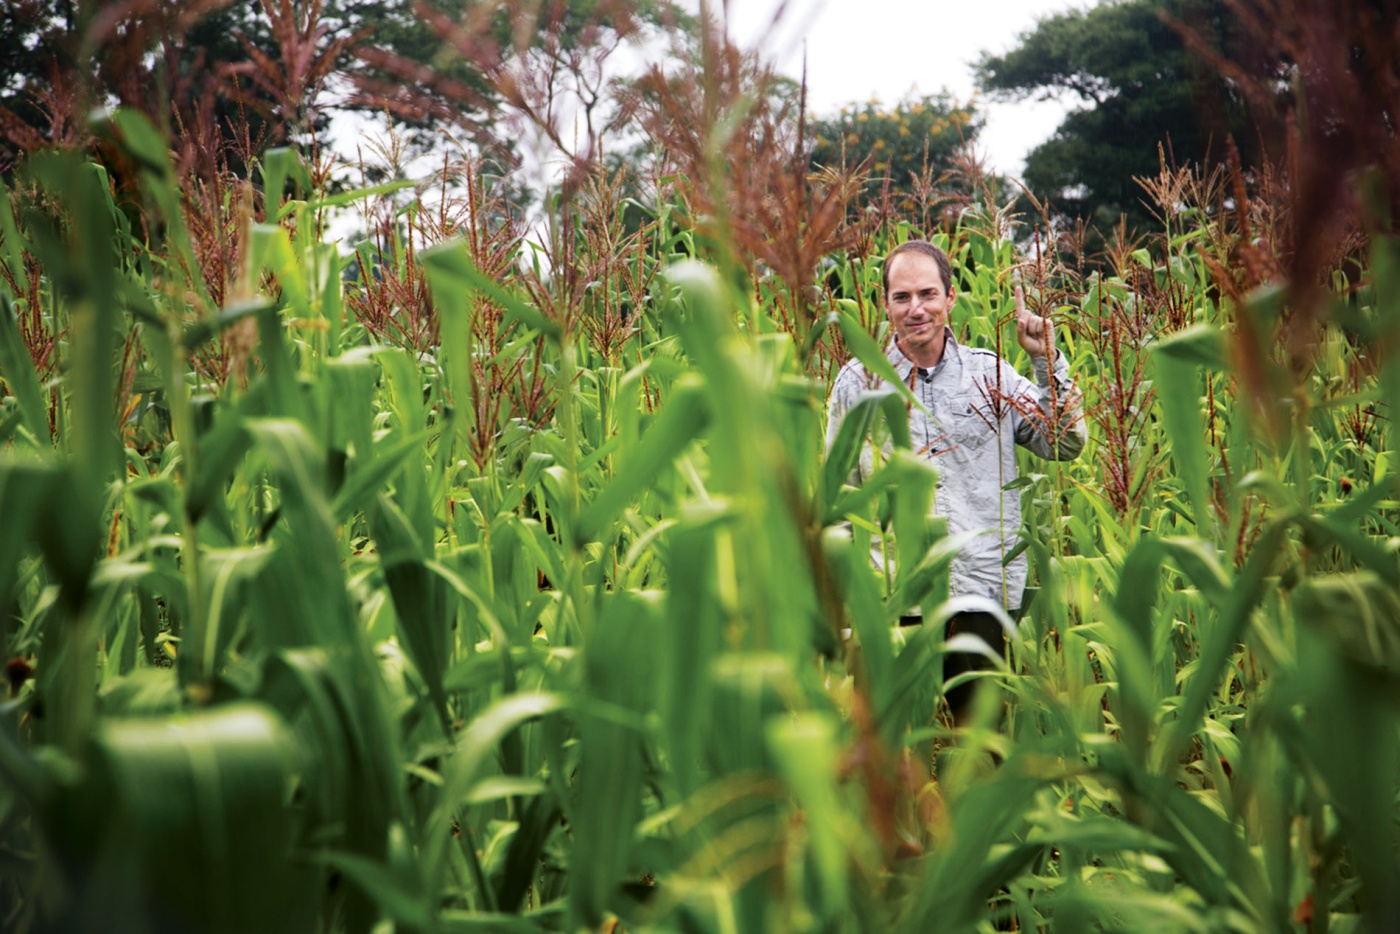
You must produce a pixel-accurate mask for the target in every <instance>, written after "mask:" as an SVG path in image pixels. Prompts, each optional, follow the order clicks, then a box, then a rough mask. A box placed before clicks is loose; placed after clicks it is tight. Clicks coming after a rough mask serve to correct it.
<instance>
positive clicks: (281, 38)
mask: <svg viewBox="0 0 1400 934" xmlns="http://www.w3.org/2000/svg"><path fill="white" fill-rule="evenodd" d="M686 22H688V20H687V18H686V17H685V15H684V14H683V12H681V11H679V10H678V9H677V8H676V7H675V6H674V5H673V4H672V3H671V2H669V0H636V2H631V3H622V4H618V3H608V2H606V0H562V2H550V0H527V2H522V3H511V4H500V3H487V2H485V0H435V2H432V3H415V2H409V0H399V2H393V3H384V2H382V0H321V2H314V0H194V2H190V3H181V4H165V3H160V4H149V5H141V4H135V5H127V4H120V5H118V4H110V3H101V2H98V0H7V3H6V13H5V15H4V16H3V17H0V172H7V171H8V170H9V168H11V167H12V166H13V165H14V163H15V162H16V161H17V160H18V159H19V157H20V155H21V154H22V153H24V152H26V151H32V150H34V149H37V148H40V147H42V146H48V145H71V144H75V143H81V142H83V141H84V138H85V128H84V122H85V119H86V115H87V112H88V110H89V109H90V108H91V107H92V106H117V105H120V106H126V107H132V108H134V109H137V110H140V111H142V112H143V113H145V114H146V115H147V116H148V117H150V118H151V119H152V120H153V121H154V122H155V123H156V124H157V125H158V126H160V127H162V128H164V129H166V130H169V131H173V132H172V135H174V136H175V137H177V138H186V139H187V138H188V137H189V136H190V135H191V133H192V132H193V134H194V135H196V136H199V137H201V138H202V139H203V140H204V141H205V142H207V141H209V140H211V139H218V138H222V139H223V141H224V142H226V143H233V144H235V148H238V147H240V146H241V148H242V149H243V150H245V152H244V153H243V154H244V155H256V153H257V151H259V150H260V149H262V148H264V147H266V146H269V145H276V144H279V143H282V142H285V141H287V140H294V141H295V140H297V139H299V138H304V137H305V136H306V135H307V134H308V133H310V132H313V131H316V130H320V129H322V128H324V126H325V123H326V120H327V107H328V105H329V104H331V103H334V104H335V105H336V106H343V107H346V108H348V109H352V110H353V109H358V110H364V111H370V112H374V113H384V112H386V111H387V112H388V113H390V114H391V115H392V116H393V117H394V118H395V119H396V120H398V121H399V122H400V125H401V126H404V127H407V128H409V129H416V130H421V129H426V128H428V127H431V126H434V125H438V124H441V123H444V122H451V123H455V124H456V125H458V126H460V127H464V128H466V129H467V130H468V131H473V132H474V134H475V135H476V136H477V138H478V139H479V140H480V139H483V138H485V137H487V136H490V135H491V134H492V133H493V132H494V130H495V121H494V120H492V119H491V118H492V115H493V114H494V113H495V110H496V108H497V106H498V105H499V104H500V103H501V102H502V99H503V97H509V96H510V89H509V88H504V93H503V81H502V78H503V76H506V75H507V70H508V69H507V65H508V64H509V63H510V62H511V61H512V58H513V57H514V56H519V55H521V54H524V53H525V52H527V51H543V52H544V53H545V54H547V55H553V56H556V57H557V63H558V65H559V68H558V69H556V71H558V72H568V71H569V70H570V69H571V68H572V69H573V70H574V71H575V72H576V73H577V72H578V71H579V70H584V71H586V70H587V65H588V61H589V55H590V54H592V53H594V52H595V51H597V50H599V49H606V48H609V47H610V46H611V45H613V44H616V43H617V42H618V41H620V39H621V37H622V36H623V35H626V34H629V33H630V32H631V31H633V30H635V29H638V28H642V27H643V26H647V25H650V26H660V27H665V26H668V25H670V24H672V23H678V24H680V25H684V24H685V23H686ZM590 75H591V73H590ZM335 76H343V77H345V78H348V79H349V80H350V82H351V84H352V85H353V87H354V89H355V90H354V92H353V93H352V94H350V95H349V96H348V98H346V97H345V96H344V95H341V98H342V99H340V100H336V101H334V102H331V101H328V100H327V97H328V95H323V94H322V92H323V91H324V90H325V89H326V87H327V85H328V82H329V81H330V80H331V79H332V78H333V77H335ZM597 91H598V94H599V96H600V97H601V96H602V95H603V94H604V93H605V92H606V88H603V87H599V88H597ZM595 103H596V101H595ZM204 149H205V153H206V154H208V152H210V151H211V150H210V149H209V147H208V146H205V147H204ZM220 155H221V156H222V155H224V153H221V154H220ZM206 161H207V160H206Z"/></svg>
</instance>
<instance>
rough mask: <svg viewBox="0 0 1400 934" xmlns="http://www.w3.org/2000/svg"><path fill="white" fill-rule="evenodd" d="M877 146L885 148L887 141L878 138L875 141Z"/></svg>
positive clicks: (877, 147)
mask: <svg viewBox="0 0 1400 934" xmlns="http://www.w3.org/2000/svg"><path fill="white" fill-rule="evenodd" d="M875 148H876V149H884V148H885V141H884V140H882V139H877V140H876V141H875Z"/></svg>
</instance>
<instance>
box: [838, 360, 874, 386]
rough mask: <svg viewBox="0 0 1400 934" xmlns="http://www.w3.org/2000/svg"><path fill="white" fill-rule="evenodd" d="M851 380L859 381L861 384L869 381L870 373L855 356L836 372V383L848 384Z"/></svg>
mask: <svg viewBox="0 0 1400 934" xmlns="http://www.w3.org/2000/svg"><path fill="white" fill-rule="evenodd" d="M852 380H859V381H860V382H861V383H862V384H865V383H867V382H869V381H870V371H869V370H867V369H866V368H865V364H863V363H861V362H860V358H859V357H855V356H852V357H851V359H849V360H847V361H846V362H845V364H844V365H843V366H842V367H841V369H840V370H837V371H836V383H838V384H839V383H849V382H851V381H852Z"/></svg>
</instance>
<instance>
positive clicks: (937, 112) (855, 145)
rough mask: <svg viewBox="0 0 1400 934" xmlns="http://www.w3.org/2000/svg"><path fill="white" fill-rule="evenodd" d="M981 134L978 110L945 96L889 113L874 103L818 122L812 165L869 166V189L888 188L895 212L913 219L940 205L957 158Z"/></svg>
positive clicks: (902, 104) (910, 101)
mask: <svg viewBox="0 0 1400 934" xmlns="http://www.w3.org/2000/svg"><path fill="white" fill-rule="evenodd" d="M981 129H982V118H981V115H980V114H978V113H977V112H976V110H974V109H973V106H972V105H971V104H963V103H959V102H958V101H956V100H954V99H953V97H952V95H950V94H948V93H947V92H946V91H945V92H943V93H941V94H932V95H924V96H921V97H917V98H915V97H907V98H905V99H903V100H901V101H899V102H898V103H897V104H895V105H894V106H893V107H891V108H888V109H887V108H885V107H882V106H881V105H880V103H879V102H878V101H875V100H872V101H868V102H866V103H865V104H852V105H848V106H846V107H843V108H842V109H841V111H840V112H839V113H837V114H835V115H833V116H829V117H820V118H818V119H816V120H814V121H813V122H812V124H811V127H810V133H809V135H810V137H811V141H812V150H811V153H812V155H811V161H812V165H813V167H814V168H817V169H823V168H833V167H836V166H843V165H844V166H847V167H856V166H860V165H861V164H862V163H864V165H865V166H866V168H867V170H868V171H869V173H870V179H871V181H870V185H871V186H872V187H883V186H884V185H886V184H888V186H889V188H890V191H891V193H892V194H893V195H894V196H895V202H894V206H895V207H896V208H898V209H899V210H900V211H902V212H904V213H906V214H909V213H912V212H915V211H917V210H919V209H920V208H924V207H928V206H929V205H931V204H933V203H935V202H937V201H938V200H940V198H941V197H942V195H943V194H944V190H943V189H944V188H945V182H947V180H948V176H949V174H950V172H951V171H952V170H953V168H954V157H955V155H956V154H957V153H958V151H959V150H961V149H963V147H964V146H965V145H966V144H968V143H970V142H972V141H973V140H975V139H976V138H977V134H978V132H979V131H980V130H981Z"/></svg>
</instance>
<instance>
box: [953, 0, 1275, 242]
mask: <svg viewBox="0 0 1400 934" xmlns="http://www.w3.org/2000/svg"><path fill="white" fill-rule="evenodd" d="M1164 14H1165V16H1164ZM1168 19H1171V20H1175V21H1176V22H1177V23H1178V24H1180V25H1182V26H1184V27H1185V28H1188V29H1190V30H1192V31H1193V32H1194V33H1195V34H1197V35H1198V36H1200V37H1202V39H1204V40H1205V41H1206V42H1207V43H1209V44H1210V45H1212V46H1213V47H1215V48H1217V49H1221V50H1223V51H1225V52H1226V53H1227V54H1228V52H1229V50H1230V49H1231V48H1234V47H1236V46H1237V45H1238V44H1239V39H1238V36H1237V30H1236V29H1235V28H1234V27H1233V25H1232V21H1231V20H1230V18H1229V15H1228V9H1227V6H1226V3H1225V2H1224V0H1122V2H1112V0H1110V2H1107V3H1103V4H1101V5H1100V6H1097V7H1094V8H1092V9H1088V10H1070V11H1068V12H1065V13H1059V14H1056V15H1054V16H1051V17H1048V18H1046V19H1043V20H1041V21H1040V23H1039V24H1038V25H1037V26H1036V28H1035V29H1033V30H1031V31H1030V32H1027V33H1024V34H1023V35H1022V36H1021V39H1020V44H1019V45H1018V46H1017V47H1016V48H1014V49H1012V50H1011V51H1010V52H1007V53H1006V54H1004V55H984V56H983V57H982V59H981V60H980V61H979V62H978V64H977V66H976V68H977V77H978V83H979V85H980V86H981V87H982V89H983V90H985V91H988V92H991V93H992V94H993V95H995V96H997V97H999V98H1001V99H1009V100H1024V99H1026V98H1030V97H1038V98H1041V99H1048V98H1056V97H1059V98H1063V97H1064V96H1065V95H1071V96H1073V97H1075V98H1077V99H1078V102H1079V104H1080V105H1081V106H1079V107H1078V108H1076V109H1074V110H1072V111H1071V112H1070V113H1069V114H1068V115H1067V116H1066V117H1065V120H1064V122H1063V123H1061V125H1060V127H1059V129H1058V130H1057V131H1056V133H1055V135H1054V136H1053V137H1051V138H1050V139H1049V140H1047V141H1046V142H1045V143H1043V144H1041V145H1040V146H1038V147H1036V148H1035V149H1034V150H1032V152H1031V153H1030V155H1029V156H1028V157H1027V160H1026V172H1025V179H1024V180H1025V182H1026V184H1027V186H1029V187H1030V188H1031V190H1032V191H1034V192H1036V193H1037V194H1039V195H1041V196H1045V197H1049V198H1050V200H1051V202H1052V204H1053V206H1054V208H1055V209H1056V210H1057V211H1058V212H1060V213H1062V214H1065V215H1068V216H1073V217H1083V218H1087V219H1089V220H1091V221H1093V222H1095V223H1096V224H1097V225H1098V226H1100V227H1101V228H1107V227H1109V226H1112V225H1113V224H1114V223H1116V222H1117V220H1118V217H1119V215H1120V214H1122V215H1126V216H1127V218H1128V220H1129V223H1130V224H1131V225H1133V226H1143V225H1145V224H1146V222H1147V221H1148V220H1149V213H1148V209H1147V207H1146V206H1145V205H1144V204H1143V192H1142V190H1141V188H1140V187H1139V186H1138V185H1137V183H1136V182H1135V181H1134V178H1136V177H1147V176H1153V175H1155V174H1156V173H1157V171H1158V168H1159V145H1160V146H1161V147H1162V149H1163V150H1164V151H1165V153H1166V154H1167V156H1168V158H1169V159H1170V160H1172V161H1174V162H1175V163H1177V164H1180V165H1184V164H1194V163H1201V164H1211V163H1219V162H1222V161H1223V160H1224V159H1225V155H1226V139H1227V137H1230V136H1233V137H1234V138H1235V140H1236V142H1237V144H1238V145H1239V146H1240V148H1241V149H1242V150H1243V151H1244V152H1245V154H1246V159H1248V157H1249V153H1250V152H1251V151H1252V149H1253V145H1254V140H1253V139H1252V138H1251V134H1250V132H1249V130H1248V129H1247V127H1248V123H1247V115H1246V111H1245V104H1244V101H1243V99H1242V98H1241V97H1240V96H1239V95H1238V94H1237V93H1235V92H1234V90H1233V89H1232V88H1231V86H1230V85H1229V84H1228V83H1227V82H1226V81H1225V80H1224V79H1222V78H1221V77H1220V76H1219V74H1218V73H1217V72H1216V71H1215V70H1213V69H1211V68H1210V67H1208V66H1207V65H1206V64H1205V63H1203V62H1201V61H1200V59H1199V58H1198V57H1197V56H1195V55H1193V54H1192V53H1191V52H1190V51H1189V50H1188V49H1187V47H1186V45H1185V43H1184V42H1183V40H1182V37H1181V35H1180V33H1179V32H1178V31H1177V29H1176V28H1175V27H1174V26H1173V25H1172V23H1170V22H1169V21H1168Z"/></svg>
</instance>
